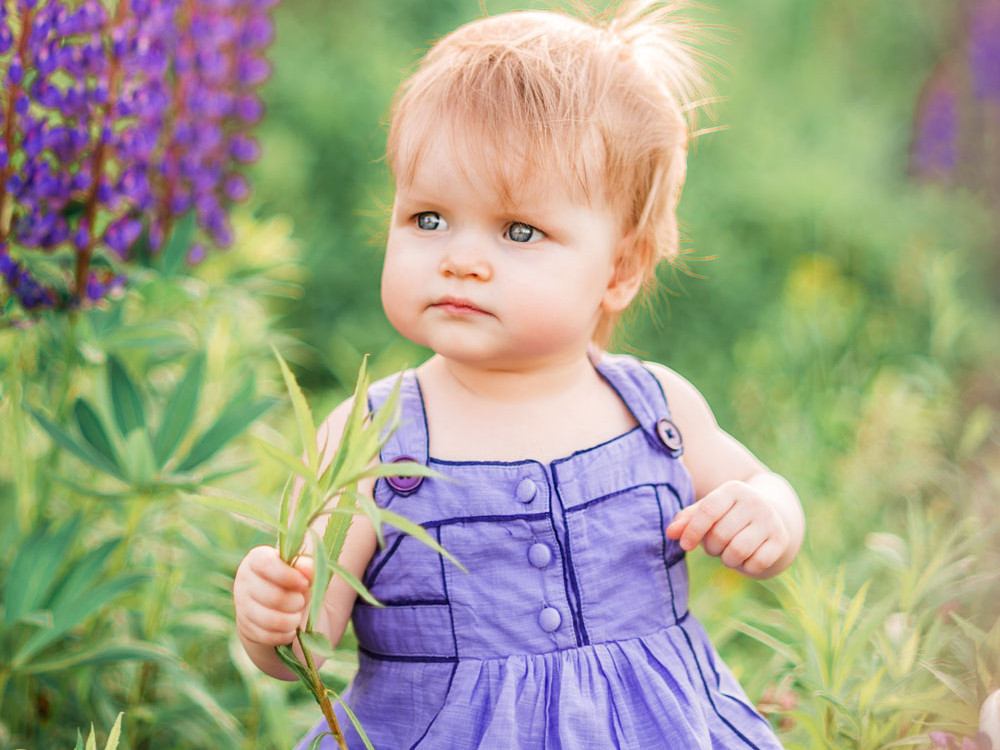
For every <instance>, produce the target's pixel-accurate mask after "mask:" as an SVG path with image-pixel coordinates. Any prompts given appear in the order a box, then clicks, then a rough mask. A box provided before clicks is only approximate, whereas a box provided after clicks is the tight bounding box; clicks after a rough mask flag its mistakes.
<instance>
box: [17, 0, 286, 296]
mask: <svg viewBox="0 0 1000 750" xmlns="http://www.w3.org/2000/svg"><path fill="white" fill-rule="evenodd" d="M275 2H276V0H155V1H154V0H118V2H117V3H115V4H113V5H112V6H111V7H113V9H112V10H109V5H111V4H108V5H106V4H103V3H101V2H99V1H98V0H83V1H82V2H79V1H77V2H70V1H65V0H48V2H45V1H44V0H42V1H41V2H40V1H39V0H17V1H16V2H12V1H11V0H4V1H3V2H0V124H2V130H0V132H2V135H0V279H2V282H0V294H4V295H5V296H7V297H9V298H10V299H9V300H8V302H7V304H6V305H3V306H0V311H2V310H3V308H4V307H8V308H9V307H11V306H12V304H13V302H14V301H16V302H17V303H19V305H20V306H21V308H23V309H24V310H28V311H33V310H37V309H39V308H61V309H72V308H75V307H78V306H80V305H82V304H87V303H93V302H96V301H98V300H100V299H102V298H104V297H106V296H109V295H111V294H113V293H114V292H115V291H116V290H118V289H119V288H120V287H121V286H122V285H123V284H124V282H125V276H124V273H123V272H124V270H125V267H126V265H127V262H128V261H130V260H132V259H133V257H134V255H135V251H136V247H137V243H139V241H140V238H141V237H143V236H145V237H146V239H147V244H148V249H149V251H150V252H152V253H155V252H157V251H158V250H159V249H161V248H162V247H163V245H164V242H165V240H166V238H167V237H168V236H169V235H170V232H171V229H172V227H173V226H174V224H175V223H176V222H177V220H178V219H179V218H180V217H181V216H183V215H185V214H187V213H189V212H193V214H194V216H195V217H196V219H197V224H198V226H199V227H200V230H201V235H202V237H201V240H202V244H206V243H207V244H209V245H214V246H221V247H225V246H227V245H228V244H230V242H231V241H232V231H231V229H230V226H229V220H228V217H227V208H228V207H229V206H230V205H231V204H233V203H234V202H238V201H243V200H246V199H247V198H248V197H249V194H250V187H249V184H248V183H247V181H246V178H245V177H244V176H243V174H242V172H241V169H242V168H243V166H244V165H245V164H248V163H250V162H252V161H254V160H255V159H256V158H258V156H259V154H260V148H259V146H258V145H257V142H256V141H255V140H254V139H253V138H252V136H251V135H250V133H251V131H252V128H253V126H254V125H255V124H256V123H257V122H258V121H259V120H260V118H261V116H262V114H263V105H262V103H261V100H260V98H259V95H258V90H259V88H260V86H261V84H262V83H264V81H266V80H267V78H268V76H269V75H270V66H269V64H268V63H267V61H266V60H265V58H264V54H265V52H266V50H267V48H268V46H269V44H270V42H271V40H272V38H273V26H272V22H271V19H270V17H269V14H268V12H269V9H270V7H271V6H272V5H274V4H275ZM0 301H2V297H0Z"/></svg>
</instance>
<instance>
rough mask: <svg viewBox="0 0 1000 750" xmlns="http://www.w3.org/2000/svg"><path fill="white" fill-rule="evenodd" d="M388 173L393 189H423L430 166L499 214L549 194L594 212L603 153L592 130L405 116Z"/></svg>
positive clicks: (599, 194) (430, 175)
mask: <svg viewBox="0 0 1000 750" xmlns="http://www.w3.org/2000/svg"><path fill="white" fill-rule="evenodd" d="M400 125H401V126H402V127H401V128H400V138H399V143H398V148H397V150H396V153H395V158H394V160H393V164H392V165H391V166H392V169H393V173H394V176H395V180H396V186H397V189H409V188H414V187H426V186H428V184H430V183H433V181H434V174H433V173H434V171H435V167H436V166H444V164H445V163H446V164H447V166H448V168H449V169H448V170H447V171H454V172H455V173H457V174H459V175H460V176H461V177H462V179H463V180H464V181H465V182H467V183H468V185H469V188H470V189H474V190H477V191H479V192H484V193H490V194H491V195H492V197H493V198H494V199H495V200H496V202H498V203H499V204H500V205H502V206H503V207H505V208H515V207H519V206H523V205H525V204H526V203H531V202H535V201H541V200H542V199H545V198H549V197H551V196H553V195H554V194H558V195H559V196H560V197H562V198H565V199H569V200H571V201H573V202H577V203H584V204H587V205H591V206H597V205H598V204H601V203H603V202H604V201H603V195H602V192H601V190H600V185H601V182H602V180H601V176H602V172H603V168H604V163H603V162H604V158H603V157H604V151H603V148H601V146H600V143H599V140H600V139H599V138H598V137H597V136H596V133H595V132H592V131H591V130H589V129H587V130H583V129H579V128H577V129H576V132H571V130H570V129H568V128H567V129H564V130H563V131H562V132H559V131H553V132H549V133H539V132H529V131H528V130H527V129H520V128H517V127H513V126H512V125H511V124H510V123H505V124H504V125H503V126H502V127H495V126H493V127H491V125H493V124H492V123H490V122H487V121H484V120H482V119H477V118H474V117H468V116H462V115H459V114H455V113H452V114H450V115H447V114H446V115H444V116H442V115H441V113H440V112H438V116H437V117H434V116H432V115H431V113H430V112H428V113H426V114H424V115H423V116H421V113H418V112H411V113H410V117H408V118H407V120H406V122H405V123H400Z"/></svg>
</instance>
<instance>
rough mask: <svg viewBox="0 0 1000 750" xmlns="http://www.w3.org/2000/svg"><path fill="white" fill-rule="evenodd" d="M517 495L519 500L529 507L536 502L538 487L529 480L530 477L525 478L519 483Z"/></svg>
mask: <svg viewBox="0 0 1000 750" xmlns="http://www.w3.org/2000/svg"><path fill="white" fill-rule="evenodd" d="M515 494H516V495H517V499H518V500H520V501H521V502H522V503H524V504H525V505H527V504H528V503H530V502H531V501H532V500H534V499H535V495H537V494H538V485H536V484H535V483H534V482H533V481H532V480H531V479H528V477H525V478H524V479H522V480H521V481H520V482H518V485H517V490H516V491H515Z"/></svg>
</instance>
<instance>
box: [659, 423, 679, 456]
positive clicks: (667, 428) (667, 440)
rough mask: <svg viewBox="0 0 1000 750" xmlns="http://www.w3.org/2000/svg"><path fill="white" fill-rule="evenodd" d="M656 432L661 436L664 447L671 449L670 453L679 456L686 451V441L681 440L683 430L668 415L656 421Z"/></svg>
mask: <svg viewBox="0 0 1000 750" xmlns="http://www.w3.org/2000/svg"><path fill="white" fill-rule="evenodd" d="M656 434H657V436H659V438H660V442H661V443H663V445H664V447H665V448H666V449H667V450H668V451H670V455H672V456H673V457H674V458H677V456H679V455H681V454H682V453H683V452H684V441H683V440H681V431H680V430H678V429H677V425H675V424H674V423H673V422H671V421H670V420H669V419H667V418H666V417H664V418H663V419H661V420H660V421H659V422H657V423H656Z"/></svg>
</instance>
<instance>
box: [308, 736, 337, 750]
mask: <svg viewBox="0 0 1000 750" xmlns="http://www.w3.org/2000/svg"><path fill="white" fill-rule="evenodd" d="M324 737H336V735H335V734H334V733H333V732H321V733H320V734H317V735H316V736H315V737H313V738H312V741H311V742H310V743H309V747H308V748H307V749H306V750H319V746H320V744H322V742H323V738H324Z"/></svg>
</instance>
